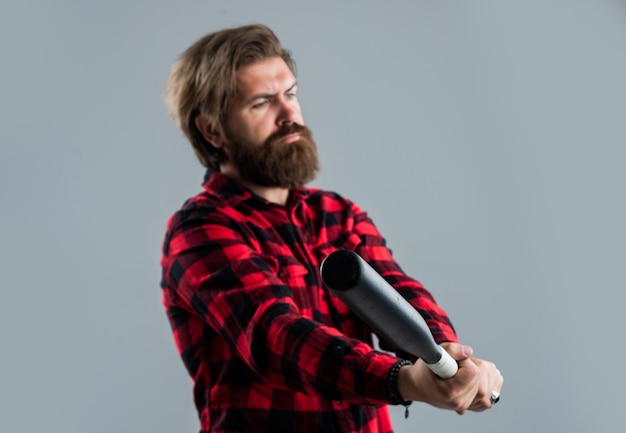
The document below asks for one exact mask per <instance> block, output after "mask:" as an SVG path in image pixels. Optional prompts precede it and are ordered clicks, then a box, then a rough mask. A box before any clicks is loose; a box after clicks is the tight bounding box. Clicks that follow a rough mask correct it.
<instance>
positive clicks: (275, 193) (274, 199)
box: [220, 163, 289, 206]
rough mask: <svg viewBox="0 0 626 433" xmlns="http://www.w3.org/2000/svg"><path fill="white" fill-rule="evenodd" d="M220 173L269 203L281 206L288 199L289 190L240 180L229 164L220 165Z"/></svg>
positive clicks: (237, 172)
mask: <svg viewBox="0 0 626 433" xmlns="http://www.w3.org/2000/svg"><path fill="white" fill-rule="evenodd" d="M220 172H221V173H222V174H223V175H225V176H227V177H229V178H231V179H232V180H234V181H236V182H237V183H239V184H241V185H243V186H244V187H246V188H248V189H249V190H250V191H252V192H253V193H255V194H256V195H258V196H259V197H263V198H264V199H265V200H267V201H269V202H271V203H276V204H279V205H282V206H284V205H286V204H287V199H288V198H289V190H288V189H287V188H279V187H272V186H260V185H257V184H254V183H252V182H248V181H246V180H244V179H242V178H241V176H240V175H239V171H238V170H237V168H236V167H235V166H233V165H232V164H229V163H225V164H222V165H220Z"/></svg>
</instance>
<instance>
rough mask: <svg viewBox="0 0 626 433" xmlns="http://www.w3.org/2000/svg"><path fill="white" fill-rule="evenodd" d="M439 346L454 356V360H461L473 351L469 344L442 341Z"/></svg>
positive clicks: (467, 357) (468, 356)
mask: <svg viewBox="0 0 626 433" xmlns="http://www.w3.org/2000/svg"><path fill="white" fill-rule="evenodd" d="M441 347H443V348H444V349H445V351H446V352H448V353H449V354H450V356H452V358H454V360H455V361H463V360H465V359H469V358H470V357H471V356H472V353H473V352H474V349H472V348H471V346H465V345H463V344H459V343H443V344H441Z"/></svg>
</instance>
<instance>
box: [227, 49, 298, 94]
mask: <svg viewBox="0 0 626 433" xmlns="http://www.w3.org/2000/svg"><path fill="white" fill-rule="evenodd" d="M295 80H296V77H295V76H294V75H293V73H292V72H291V69H289V66H287V64H286V63H285V61H284V60H283V59H282V58H281V57H269V58H267V59H263V60H259V61H256V62H254V63H251V64H249V65H246V66H243V67H241V68H239V70H238V71H237V93H238V94H239V95H240V96H243V97H245V96H249V95H250V94H254V93H258V92H263V93H276V92H279V91H280V90H284V89H287V88H289V87H291V86H292V85H293V84H294V83H295Z"/></svg>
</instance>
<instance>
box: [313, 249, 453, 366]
mask: <svg viewBox="0 0 626 433" xmlns="http://www.w3.org/2000/svg"><path fill="white" fill-rule="evenodd" d="M320 274H321V276H322V281H323V282H324V284H325V285H326V286H327V287H328V288H329V289H330V290H332V291H333V293H334V294H335V295H336V296H337V297H338V298H339V299H341V300H342V301H343V302H344V303H345V304H346V305H347V306H348V307H349V308H350V309H351V310H352V311H354V312H355V313H356V314H357V315H358V316H359V317H360V318H361V319H362V320H363V321H364V322H365V323H366V324H367V325H369V326H370V327H371V328H372V329H373V330H374V331H375V332H376V333H377V334H378V335H379V336H380V337H381V338H382V339H384V340H386V341H387V342H389V343H392V344H394V345H395V346H396V347H397V348H399V349H401V350H403V351H405V352H408V353H410V354H412V355H415V356H417V357H419V358H422V359H423V360H424V361H425V362H426V363H427V364H437V363H438V362H440V361H441V359H442V356H443V353H442V352H444V351H443V349H442V348H441V347H440V346H439V345H438V344H437V343H436V342H435V340H434V339H433V336H432V334H431V333H430V329H429V328H428V325H427V324H426V322H425V321H424V318H423V317H422V316H421V315H420V314H419V312H418V311H417V310H415V308H413V306H412V305H411V304H409V303H408V301H407V300H406V299H404V298H403V297H402V296H401V295H400V294H399V293H398V292H397V291H396V290H395V289H394V288H393V287H392V286H391V285H390V284H389V283H387V281H385V279H383V277H381V276H380V275H379V274H378V273H377V272H376V271H375V270H374V269H373V268H372V267H371V266H370V265H369V264H368V263H367V262H365V260H363V259H362V258H361V257H360V256H359V255H358V254H356V253H355V252H353V251H349V250H338V251H335V252H333V253H331V254H329V255H328V257H326V259H325V260H324V261H323V262H322V265H321V268H320ZM446 355H447V353H446ZM455 373H456V372H455Z"/></svg>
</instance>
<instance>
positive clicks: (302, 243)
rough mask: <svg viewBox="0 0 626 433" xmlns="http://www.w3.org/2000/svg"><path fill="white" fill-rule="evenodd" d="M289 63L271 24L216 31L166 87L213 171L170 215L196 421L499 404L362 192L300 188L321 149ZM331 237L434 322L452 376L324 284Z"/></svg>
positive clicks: (284, 427) (178, 310)
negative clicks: (384, 335) (348, 194)
mask: <svg viewBox="0 0 626 433" xmlns="http://www.w3.org/2000/svg"><path fill="white" fill-rule="evenodd" d="M297 88H298V86H297V81H296V77H295V65H294V62H293V60H292V58H291V55H290V53H289V52H288V51H287V50H285V49H284V48H282V46H281V45H280V43H279V41H278V39H277V38H276V36H275V35H274V33H273V32H272V31H271V30H270V29H268V28H267V27H265V26H261V25H251V26H244V27H238V28H233V29H226V30H222V31H219V32H216V33H212V34H209V35H207V36H205V37H203V38H202V39H200V40H198V41H197V42H196V43H195V44H193V45H192V46H191V47H189V48H188V49H187V50H186V51H185V52H184V53H183V54H182V55H181V57H180V58H179V59H178V61H177V62H176V64H175V65H174V68H173V70H172V72H171V75H170V77H169V79H168V82H167V85H166V99H167V105H168V109H169V111H170V113H171V114H172V116H173V118H174V119H175V121H176V122H177V124H178V125H179V127H180V128H181V130H182V131H183V132H184V134H185V135H186V137H187V138H188V139H189V141H190V142H191V144H192V146H193V148H194V150H195V152H196V155H197V156H198V159H199V160H200V162H201V163H202V164H203V165H204V166H205V167H206V168H207V175H206V177H205V183H204V185H203V191H202V192H201V193H199V194H198V195H196V196H195V197H193V198H191V199H189V200H188V201H187V202H186V203H185V204H184V205H183V206H182V208H181V209H180V210H179V211H178V212H176V213H175V214H174V215H173V216H172V217H171V218H170V219H169V221H168V225H167V232H166V236H165V240H164V244H163V257H162V260H161V265H162V269H163V275H162V284H161V286H162V289H163V290H162V293H163V303H164V306H165V309H166V312H167V315H168V318H169V321H170V324H171V326H172V330H173V333H174V340H175V343H176V346H177V349H178V351H179V353H180V355H181V357H182V360H183V362H184V365H185V367H186V368H187V370H188V372H189V374H190V375H191V377H192V379H193V381H194V400H195V405H196V408H197V410H198V413H199V418H200V431H201V432H223V433H226V432H273V433H279V432H300V433H309V432H310V433H314V432H315V433H332V432H341V433H347V432H361V433H365V432H370V433H385V432H387V433H388V432H392V426H391V421H390V417H389V413H388V411H387V405H388V404H405V405H408V404H410V402H412V401H421V402H426V403H428V404H431V405H434V406H436V407H440V408H445V409H451V410H454V411H457V412H458V413H464V412H465V411H467V410H473V411H481V410H484V409H487V408H490V407H492V406H493V404H494V399H493V398H492V397H493V395H498V394H499V392H500V389H501V387H502V382H503V379H502V376H501V374H500V372H499V371H498V370H497V368H496V367H495V365H494V364H493V363H491V362H487V361H484V360H480V359H476V358H472V357H471V354H472V349H471V348H470V347H468V346H464V345H461V344H459V343H458V339H457V336H456V333H455V331H454V329H453V327H452V324H451V323H450V321H449V319H448V317H447V315H446V313H445V312H444V310H443V309H442V308H441V307H439V306H438V305H437V304H436V303H435V301H434V298H433V297H432V295H431V294H430V293H429V292H428V291H426V289H425V288H424V287H423V286H422V285H421V284H420V283H419V282H418V281H416V280H415V279H413V278H411V277H409V276H407V275H405V274H404V272H403V271H402V270H401V268H400V267H399V265H398V264H397V263H396V261H395V259H394V258H393V257H392V254H391V251H390V250H389V249H388V248H387V247H386V243H385V241H384V239H383V237H382V236H381V234H380V233H379V231H378V230H377V229H376V227H375V226H374V224H373V223H372V221H371V219H370V218H369V217H368V216H367V214H366V213H365V212H364V211H362V210H361V209H360V208H359V207H358V206H357V205H356V204H354V203H352V202H351V201H349V200H348V199H346V198H344V197H342V196H340V195H338V194H336V193H333V192H329V191H322V190H318V189H313V188H307V187H305V184H307V183H308V182H310V181H311V180H313V179H314V177H315V174H316V173H317V171H318V157H317V149H316V145H315V142H314V141H313V137H312V134H311V132H310V130H309V129H308V128H307V127H306V126H305V124H304V120H303V118H302V113H301V110H300V104H299V102H298V98H297ZM337 249H350V250H353V251H355V252H357V253H358V254H359V255H360V256H361V257H363V258H364V259H365V260H366V261H367V262H368V263H369V264H370V265H372V266H373V267H374V269H376V270H377V271H378V272H379V273H380V274H381V275H382V276H383V277H384V278H385V279H386V280H387V281H389V282H390V283H391V284H392V285H393V286H394V288H395V289H396V290H398V292H400V293H401V294H402V295H403V296H404V297H405V298H406V299H408V300H409V302H410V303H411V304H412V305H413V306H414V307H415V308H416V309H417V310H418V311H419V312H420V313H422V315H423V316H424V317H426V318H427V323H428V325H429V327H430V329H431V331H432V333H433V336H434V337H435V340H436V341H437V342H438V343H440V344H441V345H442V346H443V347H445V348H446V350H447V351H448V352H449V353H450V354H451V355H452V357H453V358H454V359H455V360H457V361H458V364H459V370H458V373H457V374H456V376H454V377H453V378H451V379H446V380H443V379H440V378H438V377H437V376H435V375H434V374H433V373H432V372H431V371H430V370H429V369H428V368H427V367H426V365H425V364H424V362H423V361H421V360H419V359H415V358H414V357H411V356H408V355H407V354H404V353H402V352H401V351H400V350H398V349H397V348H394V347H390V346H388V345H387V346H385V342H384V341H382V342H381V344H382V345H383V346H384V347H385V348H386V349H389V351H384V352H383V351H379V350H375V349H374V348H373V342H372V330H371V329H369V328H368V327H367V326H366V325H365V324H364V323H363V322H362V321H361V320H360V319H359V318H358V317H357V316H355V315H354V314H353V313H352V312H351V311H350V310H349V309H348V307H347V306H346V305H345V304H343V303H342V302H341V301H340V300H339V299H337V298H336V297H335V296H334V295H333V294H332V293H331V292H330V291H329V290H328V289H327V288H326V287H324V285H323V284H322V283H321V279H320V273H319V266H320V263H321V262H322V261H323V259H324V258H325V257H326V256H327V255H328V254H329V253H331V252H332V251H335V250H337Z"/></svg>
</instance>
